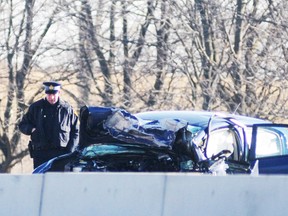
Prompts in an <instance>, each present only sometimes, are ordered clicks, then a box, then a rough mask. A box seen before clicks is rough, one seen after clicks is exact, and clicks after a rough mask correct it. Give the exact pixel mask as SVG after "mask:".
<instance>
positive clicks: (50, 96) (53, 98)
mask: <svg viewBox="0 0 288 216" xmlns="http://www.w3.org/2000/svg"><path fill="white" fill-rule="evenodd" d="M59 94H60V91H57V92H56V93H55V94H46V98H47V101H48V102H49V103H50V104H52V105H53V104H55V103H57V101H58V99H59Z"/></svg>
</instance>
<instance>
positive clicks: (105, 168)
mask: <svg viewBox="0 0 288 216" xmlns="http://www.w3.org/2000/svg"><path fill="white" fill-rule="evenodd" d="M79 119H80V140H79V146H78V147H77V149H76V150H75V151H74V152H72V153H69V154H66V155H61V156H59V157H56V158H53V159H51V160H50V161H48V162H46V163H44V164H42V165H40V166H39V167H38V168H36V169H35V170H34V172H33V173H45V172H49V171H50V172H52V171H63V172H194V173H211V174H250V173H252V172H254V171H255V170H257V172H259V173H285V172H287V173H288V165H285V166H286V167H284V165H283V164H282V165H281V166H282V168H279V164H277V163H281V161H279V156H280V157H282V156H283V155H285V154H286V156H287V154H288V153H287V140H286V139H287V136H288V130H287V128H288V126H287V125H278V124H272V123H271V122H269V121H266V120H262V119H258V118H252V117H246V116H241V115H234V114H223V113H218V112H208V111H151V112H143V113H137V114H131V113H129V112H127V111H125V110H123V109H120V108H114V107H93V106H90V107H89V106H84V107H82V108H81V110H80V118H79ZM273 159H274V160H275V161H273ZM282 162H283V160H282ZM272 164H274V165H275V166H276V167H277V169H275V166H274V167H273V166H272ZM286 164H287V163H286Z"/></svg>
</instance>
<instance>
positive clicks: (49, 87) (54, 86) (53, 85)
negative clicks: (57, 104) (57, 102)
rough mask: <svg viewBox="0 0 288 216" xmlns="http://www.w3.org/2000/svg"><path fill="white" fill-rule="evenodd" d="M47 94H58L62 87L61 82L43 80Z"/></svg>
mask: <svg viewBox="0 0 288 216" xmlns="http://www.w3.org/2000/svg"><path fill="white" fill-rule="evenodd" d="M43 85H44V88H45V93H46V94H56V92H58V91H59V90H60V88H61V84H60V83H58V82H55V81H50V82H43Z"/></svg>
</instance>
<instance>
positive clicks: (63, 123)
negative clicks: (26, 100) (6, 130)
mask: <svg viewBox="0 0 288 216" xmlns="http://www.w3.org/2000/svg"><path fill="white" fill-rule="evenodd" d="M33 128H36V130H35V131H33V133H32V129H33ZM19 129H20V131H21V132H22V133H24V134H26V135H30V137H31V142H32V146H33V149H34V150H35V151H37V150H50V149H58V148H59V149H65V150H66V151H67V152H71V151H73V150H74V148H75V147H76V145H78V142H79V126H78V116H77V115H76V114H75V113H74V111H73V109H72V107H71V106H70V105H69V104H68V103H67V102H65V101H63V100H61V99H60V98H59V100H58V102H57V103H56V104H54V105H51V104H49V102H48V101H47V100H46V99H41V100H39V101H36V102H35V103H33V104H31V106H30V107H29V110H28V112H27V113H26V114H25V115H24V116H23V119H22V120H21V122H20V124H19Z"/></svg>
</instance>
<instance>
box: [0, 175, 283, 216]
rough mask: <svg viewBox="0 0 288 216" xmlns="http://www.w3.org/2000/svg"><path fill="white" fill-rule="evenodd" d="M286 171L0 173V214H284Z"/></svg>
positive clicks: (110, 215) (31, 215) (133, 215)
mask: <svg viewBox="0 0 288 216" xmlns="http://www.w3.org/2000/svg"><path fill="white" fill-rule="evenodd" d="M287 192H288V176H236V175H235V176H232V175H231V176H210V175H209V176H208V175H193V174H185V173H178V174H171V173H169V174H168V173H165V174H163V173H140V174H139V173H65V174H62V173H47V174H44V175H42V174H39V175H8V174H2V175H0V206H1V207H0V215H1V216H6V215H13V216H18V215H21V216H22V215H29V216H34V215H35V216H52V215H53V216H57V215H61V216H63V215H65V216H73V215H77V216H79V215H81V216H86V215H87V216H89V215H99V216H108V215H109V216H114V215H117V216H118V215H120V216H122V215H125V216H142V215H143V216H172V215H173V216H175V215H179V216H186V215H187V216H191V215H197V216H202V215H203V216H204V215H205V216H207V215H216V216H217V215H219V216H226V215H227V216H228V215H229V216H231V215H233V216H237V215H239V216H240V215H241V216H245V215H247V216H251V215H253V216H257V215H259V216H260V215H261V216H265V215H275V216H281V215H287V212H288V205H287V195H288V193H287Z"/></svg>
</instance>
